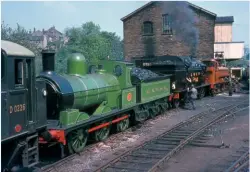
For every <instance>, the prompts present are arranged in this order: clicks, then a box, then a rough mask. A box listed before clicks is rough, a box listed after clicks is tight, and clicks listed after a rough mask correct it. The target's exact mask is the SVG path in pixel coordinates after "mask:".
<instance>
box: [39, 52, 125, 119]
mask: <svg viewBox="0 0 250 172" xmlns="http://www.w3.org/2000/svg"><path fill="white" fill-rule="evenodd" d="M49 54H50V53H47V52H44V53H43V56H44V57H43V59H45V60H44V66H46V64H48V61H46V57H45V56H48V55H49ZM50 58H51V59H53V58H54V57H53V56H50ZM44 68H45V71H43V72H42V73H41V74H40V75H39V77H38V79H40V80H44V81H45V82H46V89H47V91H48V95H47V116H48V119H58V117H60V118H65V119H64V120H63V121H64V123H65V122H66V121H67V120H70V118H72V114H71V115H70V116H68V115H67V113H66V112H65V111H64V110H66V109H78V110H79V111H87V112H89V113H88V114H92V113H93V114H94V113H95V112H90V111H88V109H89V108H91V107H93V106H95V107H98V106H100V104H101V103H103V102H105V101H107V102H108V103H109V107H110V108H115V107H116V106H117V104H116V99H113V98H112V97H113V96H114V97H115V96H117V94H119V93H120V92H121V89H120V84H119V81H118V80H117V78H116V77H114V76H111V74H108V73H105V71H104V70H99V71H98V72H97V73H95V74H87V72H88V68H87V65H86V60H85V58H84V56H83V55H81V54H77V53H76V54H72V56H71V57H70V58H69V59H68V73H67V74H58V73H55V72H54V71H53V68H51V70H50V69H49V68H46V67H44ZM105 110H106V111H107V109H102V111H103V112H104V111H105ZM78 115H80V116H83V117H85V118H88V115H87V114H84V113H80V114H77V113H75V116H78ZM62 116H63V117H62ZM79 118H82V117H79ZM68 122H70V121H68ZM66 123H67V122H66Z"/></svg>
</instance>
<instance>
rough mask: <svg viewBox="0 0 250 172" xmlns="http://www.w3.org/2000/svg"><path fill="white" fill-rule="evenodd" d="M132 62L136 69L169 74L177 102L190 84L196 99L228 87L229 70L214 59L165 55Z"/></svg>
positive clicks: (139, 58)
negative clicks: (194, 89)
mask: <svg viewBox="0 0 250 172" xmlns="http://www.w3.org/2000/svg"><path fill="white" fill-rule="evenodd" d="M132 61H133V62H134V63H135V65H136V66H137V67H140V68H144V69H148V70H151V71H153V72H155V73H162V74H170V75H171V81H172V82H173V83H174V84H175V85H176V89H175V90H174V93H176V95H178V99H177V101H179V100H182V99H183V98H184V97H185V95H186V88H187V86H188V85H190V84H193V85H194V86H195V87H196V88H197V90H198V98H203V97H204V96H205V95H208V94H210V95H214V94H216V93H218V92H219V91H223V90H224V89H225V88H226V86H228V81H229V80H228V78H229V69H228V68H227V67H221V66H220V64H219V63H218V61H216V60H215V59H204V60H202V61H199V60H197V59H195V58H191V57H183V56H170V55H166V56H153V57H134V58H132ZM175 104H178V102H176V103H175Z"/></svg>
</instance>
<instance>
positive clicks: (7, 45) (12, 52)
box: [1, 40, 35, 57]
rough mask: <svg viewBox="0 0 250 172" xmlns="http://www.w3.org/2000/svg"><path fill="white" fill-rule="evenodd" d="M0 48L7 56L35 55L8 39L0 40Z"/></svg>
mask: <svg viewBox="0 0 250 172" xmlns="http://www.w3.org/2000/svg"><path fill="white" fill-rule="evenodd" d="M1 49H2V50H4V51H5V52H6V54H7V55H9V56H26V57H35V54H34V53H33V52H32V51H30V50H29V49H27V48H25V47H23V46H21V45H19V44H16V43H14V42H10V41H5V40H1Z"/></svg>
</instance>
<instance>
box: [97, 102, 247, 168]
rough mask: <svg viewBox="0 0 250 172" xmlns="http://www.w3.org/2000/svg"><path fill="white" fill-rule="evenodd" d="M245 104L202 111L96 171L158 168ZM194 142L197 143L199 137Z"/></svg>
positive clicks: (245, 105)
mask: <svg viewBox="0 0 250 172" xmlns="http://www.w3.org/2000/svg"><path fill="white" fill-rule="evenodd" d="M246 107H248V102H241V103H238V104H237V105H230V106H226V107H223V108H220V109H218V110H215V111H213V112H211V111H206V112H203V113H200V114H198V115H196V116H194V117H192V118H190V119H188V120H187V121H184V122H181V123H179V124H177V125H176V126H175V127H173V128H172V129H171V130H169V131H167V132H165V133H163V134H162V135H160V136H157V137H156V138H154V139H152V140H150V141H148V142H146V143H143V144H142V145H140V146H138V147H136V148H135V149H133V150H130V151H127V152H125V153H124V154H122V155H121V156H119V157H118V158H115V159H114V160H112V161H110V162H109V163H108V164H106V165H104V166H102V167H100V168H98V169H97V170H95V171H105V172H118V171H122V172H127V171H133V172H137V171H138V172H141V171H143V172H144V171H150V172H151V171H155V170H157V169H158V167H160V165H161V164H162V163H163V162H165V161H167V160H168V159H170V158H171V157H172V156H173V155H174V154H175V153H177V152H178V151H180V150H181V148H183V147H184V146H185V145H187V144H189V143H190V142H191V141H192V140H194V139H195V138H197V137H199V136H200V135H201V134H203V133H204V131H205V130H206V129H207V128H209V127H210V126H212V125H214V124H215V123H217V122H219V121H221V120H223V119H225V118H227V117H228V116H230V115H233V114H234V113H236V112H238V111H239V110H242V109H244V108H246ZM195 141H196V142H197V140H195Z"/></svg>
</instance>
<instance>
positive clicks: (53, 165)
mask: <svg viewBox="0 0 250 172" xmlns="http://www.w3.org/2000/svg"><path fill="white" fill-rule="evenodd" d="M223 105H224V104H223ZM228 107H230V106H227V107H224V108H221V109H218V110H216V111H215V112H217V111H220V112H222V111H223V110H225V109H227V108H228ZM209 113H211V111H210V110H208V111H206V112H202V113H200V114H198V115H196V116H194V117H192V118H190V119H189V120H187V121H186V122H182V123H180V124H177V125H176V126H175V127H174V128H176V127H181V126H182V125H185V124H184V123H187V122H188V121H191V120H194V119H196V118H197V119H198V118H199V116H202V115H203V116H205V115H206V114H209ZM135 127H136V126H135ZM130 129H131V128H130ZM128 130H129V129H128ZM121 134H123V133H116V134H115V135H111V136H110V138H111V139H112V137H119V135H121ZM183 136H185V134H184V135H183ZM173 143H176V141H173ZM95 146H96V144H94V145H89V146H87V147H86V148H85V150H84V151H83V152H81V153H80V156H81V155H83V154H84V153H86V152H88V151H90V150H91V149H92V148H93V147H95ZM76 156H79V154H73V155H70V156H67V157H65V158H64V159H60V160H57V161H55V162H51V163H47V164H48V165H42V167H41V168H39V169H37V170H35V171H45V172H53V171H57V170H56V168H57V167H60V166H62V165H63V164H64V163H66V162H68V161H71V160H72V159H74V158H76ZM100 169H101V168H100ZM100 169H99V170H100Z"/></svg>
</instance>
